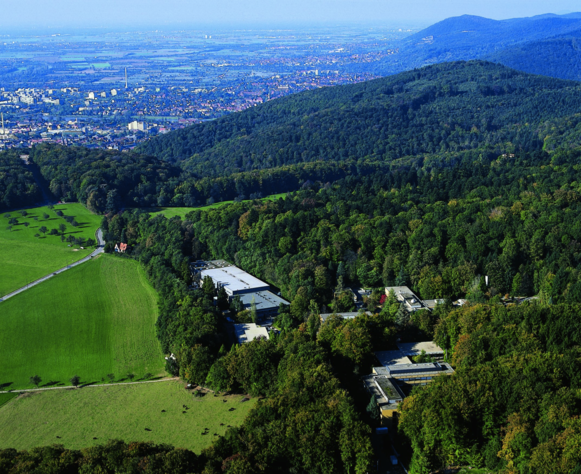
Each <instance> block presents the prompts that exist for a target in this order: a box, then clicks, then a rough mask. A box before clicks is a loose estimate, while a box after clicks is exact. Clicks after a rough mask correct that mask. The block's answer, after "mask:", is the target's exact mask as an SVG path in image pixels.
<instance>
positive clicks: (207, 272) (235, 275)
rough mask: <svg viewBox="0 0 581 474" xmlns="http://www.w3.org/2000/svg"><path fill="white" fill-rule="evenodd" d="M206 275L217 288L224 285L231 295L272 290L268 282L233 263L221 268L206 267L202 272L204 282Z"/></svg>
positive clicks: (227, 292)
mask: <svg viewBox="0 0 581 474" xmlns="http://www.w3.org/2000/svg"><path fill="white" fill-rule="evenodd" d="M209 263H212V262H209ZM205 277H210V278H211V279H212V281H213V282H214V285H216V288H219V287H223V288H224V290H226V294H227V295H228V296H230V297H232V296H235V295H243V294H245V293H256V292H259V291H269V290H270V286H269V285H268V283H265V282H263V281H262V280H259V279H258V278H256V277H254V276H252V275H251V274H250V273H247V272H245V271H244V270H241V269H240V268H238V267H235V266H233V265H230V266H224V267H219V268H205V269H203V270H202V271H201V272H200V278H201V280H202V283H203V280H204V278H205Z"/></svg>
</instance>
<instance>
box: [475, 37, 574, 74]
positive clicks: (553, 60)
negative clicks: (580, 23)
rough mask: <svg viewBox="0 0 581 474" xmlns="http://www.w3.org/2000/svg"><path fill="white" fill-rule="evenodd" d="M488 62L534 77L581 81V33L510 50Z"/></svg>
mask: <svg viewBox="0 0 581 474" xmlns="http://www.w3.org/2000/svg"><path fill="white" fill-rule="evenodd" d="M486 59H487V60H489V61H492V62H495V63H500V64H503V65H505V66H508V67H511V68H514V69H518V70H519V71H524V72H528V73H531V74H542V75H544V76H551V77H558V78H561V79H570V80H575V81H581V30H577V31H574V32H571V33H569V34H567V35H566V36H564V37H563V36H561V37H557V38H550V39H545V40H541V41H532V42H529V43H525V44H522V45H518V46H514V47H511V48H507V49H505V50H502V51H499V52H496V53H494V54H491V55H489V56H487V57H486Z"/></svg>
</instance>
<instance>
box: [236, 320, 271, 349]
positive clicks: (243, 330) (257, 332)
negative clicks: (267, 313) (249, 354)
mask: <svg viewBox="0 0 581 474" xmlns="http://www.w3.org/2000/svg"><path fill="white" fill-rule="evenodd" d="M234 332H235V333H236V340H237V341H238V344H244V343H246V342H250V341H254V340H255V339H268V331H267V330H266V328H264V327H261V326H257V325H256V324H254V323H247V324H235V325H234Z"/></svg>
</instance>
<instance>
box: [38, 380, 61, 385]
mask: <svg viewBox="0 0 581 474" xmlns="http://www.w3.org/2000/svg"><path fill="white" fill-rule="evenodd" d="M55 385H62V383H61V381H60V380H51V381H50V382H48V383H45V384H44V385H41V387H54V386H55Z"/></svg>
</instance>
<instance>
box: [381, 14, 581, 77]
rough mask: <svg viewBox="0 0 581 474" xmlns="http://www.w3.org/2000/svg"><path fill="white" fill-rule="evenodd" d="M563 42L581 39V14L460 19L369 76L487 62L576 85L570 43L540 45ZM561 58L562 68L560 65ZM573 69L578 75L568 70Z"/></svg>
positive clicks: (433, 29) (424, 35)
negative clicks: (543, 63)
mask: <svg viewBox="0 0 581 474" xmlns="http://www.w3.org/2000/svg"><path fill="white" fill-rule="evenodd" d="M559 37H575V38H581V13H569V14H566V15H555V14H544V15H538V16H534V17H530V18H514V19H509V20H492V19H489V18H483V17H479V16H473V15H462V16H458V17H452V18H447V19H446V20H443V21H441V22H438V23H435V24H434V25H431V26H429V27H428V28H426V29H424V30H422V31H420V32H418V33H416V34H414V35H412V36H410V37H408V38H406V39H404V40H403V41H402V42H401V46H400V48H399V54H396V55H392V56H390V57H389V58H388V59H386V60H384V61H383V62H381V63H376V64H375V65H372V66H370V70H371V72H374V73H377V74H382V75H391V74H395V73H398V72H401V71H405V70H410V69H414V68H418V67H424V66H427V65H430V64H437V63H442V62H451V61H459V60H462V61H468V60H472V59H486V60H491V61H494V62H499V63H501V64H504V65H506V66H509V67H514V68H516V69H519V70H522V71H525V72H531V73H534V74H545V75H550V76H553V77H558V78H561V79H577V77H578V76H579V74H581V69H579V66H578V65H577V61H576V59H574V58H573V56H575V55H574V54H572V53H571V51H570V46H568V44H567V43H559V42H548V43H545V44H543V46H540V44H539V42H544V41H546V40H549V39H553V38H559ZM541 50H542V51H541ZM553 50H554V53H553ZM529 51H531V52H532V51H534V53H530V52H529ZM504 52H506V54H503V53H504ZM539 54H540V56H538V55H539ZM519 56H520V57H519ZM561 56H563V63H559V59H558V58H559V57H561ZM552 57H554V58H556V59H553V60H551V61H549V62H550V66H547V67H544V68H543V67H540V66H539V65H538V64H537V63H538V62H540V61H543V60H546V59H547V58H552ZM570 68H574V71H568V70H567V69H570Z"/></svg>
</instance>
